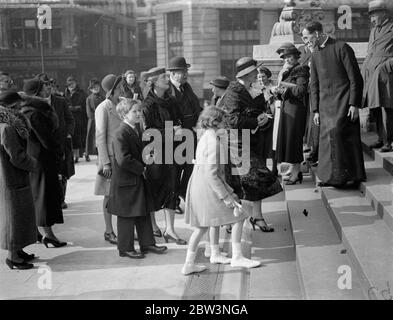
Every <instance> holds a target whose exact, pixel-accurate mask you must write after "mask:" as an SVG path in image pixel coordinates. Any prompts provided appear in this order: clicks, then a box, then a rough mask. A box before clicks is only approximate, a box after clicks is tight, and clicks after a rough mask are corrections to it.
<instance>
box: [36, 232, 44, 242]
mask: <svg viewBox="0 0 393 320" xmlns="http://www.w3.org/2000/svg"><path fill="white" fill-rule="evenodd" d="M42 238H43V236H42V234H41V233H39V232H37V242H39V243H41V242H42Z"/></svg>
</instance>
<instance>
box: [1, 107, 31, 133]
mask: <svg viewBox="0 0 393 320" xmlns="http://www.w3.org/2000/svg"><path fill="white" fill-rule="evenodd" d="M0 123H5V124H8V125H9V126H11V127H13V128H14V129H15V130H16V132H18V134H19V136H20V137H21V138H22V139H25V140H27V139H28V138H29V132H30V125H29V122H28V121H27V119H26V118H25V117H24V116H23V115H22V114H20V113H19V112H18V111H16V110H12V109H8V108H5V107H2V106H0Z"/></svg>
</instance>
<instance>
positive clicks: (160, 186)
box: [142, 91, 183, 211]
mask: <svg viewBox="0 0 393 320" xmlns="http://www.w3.org/2000/svg"><path fill="white" fill-rule="evenodd" d="M142 107H143V109H142V112H143V119H144V121H143V122H144V125H143V126H144V129H146V130H148V129H156V130H158V131H159V132H160V133H161V137H162V144H161V145H160V147H161V150H162V151H161V152H162V153H161V155H162V159H161V160H162V163H161V164H158V163H153V164H149V165H147V172H146V177H147V180H148V182H149V186H150V190H151V193H152V195H153V199H154V204H155V211H158V210H161V209H163V208H166V209H172V210H174V209H176V201H177V199H178V196H179V184H180V181H179V179H178V178H179V175H178V170H179V168H178V166H176V164H175V163H165V153H166V150H165V140H166V135H167V134H166V130H165V122H166V121H172V122H173V125H174V126H178V125H182V121H183V116H182V114H181V112H180V108H179V105H178V103H177V101H176V99H175V98H174V97H172V96H169V95H165V97H164V98H159V97H157V95H156V94H155V93H154V92H153V91H150V92H149V94H148V95H147V97H146V99H145V101H144V102H143V104H142ZM169 138H170V139H171V140H172V141H173V147H174V148H176V146H177V144H178V142H175V141H174V137H169ZM147 143H150V141H147ZM168 151H169V150H168ZM172 154H173V153H172Z"/></svg>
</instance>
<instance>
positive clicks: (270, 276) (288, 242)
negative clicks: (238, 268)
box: [249, 192, 303, 300]
mask: <svg viewBox="0 0 393 320" xmlns="http://www.w3.org/2000/svg"><path fill="white" fill-rule="evenodd" d="M262 212H263V217H264V219H265V220H266V222H267V223H268V224H269V225H270V226H272V227H273V228H274V232H270V233H265V232H262V231H261V230H259V229H255V231H252V256H253V257H255V258H256V259H260V260H261V261H262V267H261V268H255V269H251V270H250V288H249V299H250V300H273V299H274V300H282V299H284V300H301V299H303V297H302V293H301V289H300V285H299V278H298V273H297V267H296V253H295V248H294V243H293V237H292V229H291V225H290V221H289V217H288V213H287V208H286V203H285V195H284V193H283V192H282V193H280V194H278V195H276V196H274V197H271V198H268V199H265V200H263V201H262Z"/></svg>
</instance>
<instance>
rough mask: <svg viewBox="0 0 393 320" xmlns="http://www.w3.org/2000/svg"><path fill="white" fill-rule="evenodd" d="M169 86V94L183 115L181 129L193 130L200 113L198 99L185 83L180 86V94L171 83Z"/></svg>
mask: <svg viewBox="0 0 393 320" xmlns="http://www.w3.org/2000/svg"><path fill="white" fill-rule="evenodd" d="M169 86H170V87H169V90H168V92H169V94H170V95H172V96H173V97H175V98H176V100H177V102H178V103H179V106H180V112H181V113H182V115H183V128H187V129H192V128H194V127H195V126H196V124H197V122H198V118H199V114H200V113H201V111H202V108H201V106H200V104H199V100H198V97H197V96H196V94H195V93H194V91H193V90H192V88H191V86H190V84H189V83H187V82H186V83H184V84H183V85H182V89H183V91H182V92H180V91H179V90H177V89H176V88H175V86H174V85H173V83H172V82H169ZM195 147H196V145H195Z"/></svg>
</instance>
